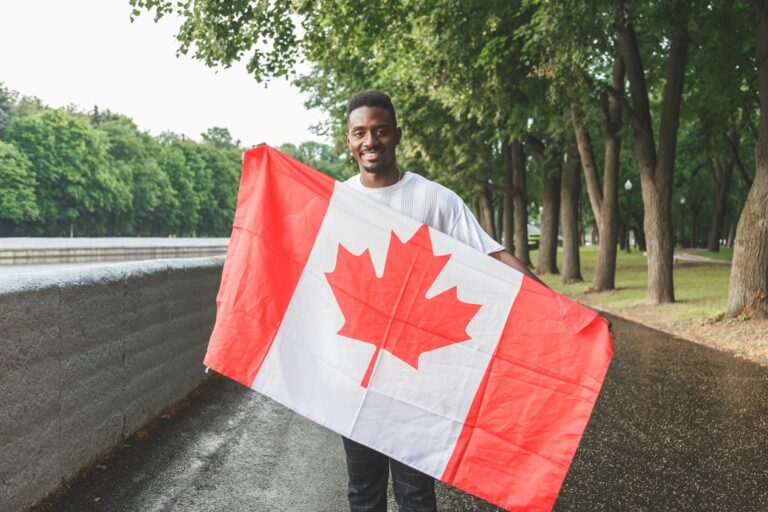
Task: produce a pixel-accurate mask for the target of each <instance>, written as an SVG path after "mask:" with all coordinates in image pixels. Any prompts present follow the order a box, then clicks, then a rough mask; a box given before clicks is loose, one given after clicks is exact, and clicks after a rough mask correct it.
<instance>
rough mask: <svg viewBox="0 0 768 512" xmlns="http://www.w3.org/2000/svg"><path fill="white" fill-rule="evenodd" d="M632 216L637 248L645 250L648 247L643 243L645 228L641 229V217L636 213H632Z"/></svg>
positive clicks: (641, 250)
mask: <svg viewBox="0 0 768 512" xmlns="http://www.w3.org/2000/svg"><path fill="white" fill-rule="evenodd" d="M632 218H633V219H634V221H635V235H636V236H637V250H638V251H640V252H646V251H647V250H648V247H647V246H646V244H645V230H644V229H643V219H642V218H641V217H640V215H638V214H633V215H632Z"/></svg>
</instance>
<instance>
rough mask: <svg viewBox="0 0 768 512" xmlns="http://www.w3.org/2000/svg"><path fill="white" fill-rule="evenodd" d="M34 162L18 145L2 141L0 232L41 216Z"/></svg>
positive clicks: (0, 154) (0, 161) (9, 231)
mask: <svg viewBox="0 0 768 512" xmlns="http://www.w3.org/2000/svg"><path fill="white" fill-rule="evenodd" d="M38 215H39V210H38V208H37V204H36V203H35V175H34V173H33V172H32V164H31V163H30V161H29V159H27V157H26V156H24V154H23V153H21V152H20V151H19V150H18V149H17V148H16V147H15V146H13V145H11V144H8V143H6V142H2V141H0V234H3V235H9V234H13V232H14V229H13V228H14V227H15V226H16V225H18V224H19V223H26V222H32V221H34V220H36V219H37V217H38Z"/></svg>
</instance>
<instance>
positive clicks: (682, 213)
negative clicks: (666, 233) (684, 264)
mask: <svg viewBox="0 0 768 512" xmlns="http://www.w3.org/2000/svg"><path fill="white" fill-rule="evenodd" d="M684 238H685V196H683V197H681V198H680V248H681V249H682V248H683V239H684Z"/></svg>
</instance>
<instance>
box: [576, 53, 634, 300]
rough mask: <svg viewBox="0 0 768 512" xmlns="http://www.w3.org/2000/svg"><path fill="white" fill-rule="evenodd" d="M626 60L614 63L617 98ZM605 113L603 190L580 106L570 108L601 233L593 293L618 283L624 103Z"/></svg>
mask: <svg viewBox="0 0 768 512" xmlns="http://www.w3.org/2000/svg"><path fill="white" fill-rule="evenodd" d="M624 74H625V73H624V60H623V59H622V57H621V55H618V56H616V58H615V59H614V63H613V88H614V89H615V92H616V94H623V92H624ZM604 111H605V161H604V168H603V186H602V189H601V187H600V180H599V178H598V176H597V166H596V164H595V157H594V150H593V148H592V140H591V138H590V136H589V133H588V131H587V129H586V127H585V126H584V124H583V123H582V121H581V112H580V110H579V107H578V105H573V106H572V108H571V121H572V124H573V128H574V133H575V134H576V141H577V145H578V148H579V155H580V156H581V162H582V166H583V168H584V180H585V182H586V183H587V193H588V195H589V203H590V205H591V206H592V213H593V215H594V217H595V221H596V222H597V227H598V230H599V231H600V245H599V247H598V253H597V267H596V268H595V277H594V280H593V281H592V287H591V289H592V290H594V291H603V290H613V289H614V287H615V281H616V251H617V247H616V242H617V237H618V220H619V167H620V158H621V136H620V135H619V130H620V129H621V102H620V100H619V98H618V97H617V96H612V97H611V99H610V101H609V102H607V104H606V105H604Z"/></svg>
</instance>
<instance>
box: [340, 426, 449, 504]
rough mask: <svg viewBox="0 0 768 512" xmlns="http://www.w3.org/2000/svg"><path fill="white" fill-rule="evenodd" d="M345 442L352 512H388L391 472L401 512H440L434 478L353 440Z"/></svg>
mask: <svg viewBox="0 0 768 512" xmlns="http://www.w3.org/2000/svg"><path fill="white" fill-rule="evenodd" d="M342 440H343V442H344V451H345V452H346V454H347V473H348V474H349V487H348V490H347V495H348V496H349V510H350V512H386V510H387V482H388V480H389V471H390V469H391V470H392V490H393V491H394V494H395V501H396V502H397V506H398V508H399V509H400V512H437V501H436V499H435V479H434V478H432V477H431V476H427V475H425V474H424V473H421V472H419V471H416V470H415V469H413V468H411V467H408V466H406V465H405V464H402V463H400V462H397V461H396V460H393V459H390V458H389V457H387V456H386V455H383V454H381V453H379V452H377V451H376V450H372V449H371V448H368V447H367V446H363V445H362V444H360V443H356V442H355V441H352V440H351V439H347V438H346V437H342Z"/></svg>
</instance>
